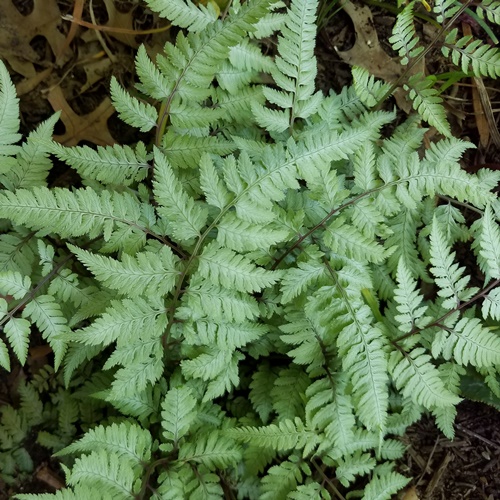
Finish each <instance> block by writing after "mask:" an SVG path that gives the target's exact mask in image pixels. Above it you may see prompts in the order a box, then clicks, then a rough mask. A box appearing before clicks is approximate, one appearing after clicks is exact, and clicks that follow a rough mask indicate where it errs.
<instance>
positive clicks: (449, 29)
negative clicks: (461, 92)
mask: <svg viewBox="0 0 500 500" xmlns="http://www.w3.org/2000/svg"><path fill="white" fill-rule="evenodd" d="M419 4H420V1H416V0H415V1H412V2H409V3H408V4H407V5H406V6H405V7H404V9H403V10H402V11H401V12H400V13H399V14H398V15H397V20H396V24H395V25H394V28H393V33H392V37H391V38H390V39H389V41H390V42H391V44H392V47H393V49H394V50H395V51H397V52H398V53H399V56H400V57H401V60H400V61H401V64H403V65H408V68H409V69H411V68H412V67H413V66H415V65H416V63H417V62H418V61H419V60H420V59H421V58H422V57H423V56H424V55H425V54H426V53H427V52H428V51H429V50H431V49H432V48H433V46H434V44H436V43H438V44H439V43H441V47H440V48H441V53H442V54H443V55H444V56H445V57H447V58H450V59H451V62H452V64H454V65H455V66H458V68H459V69H456V70H455V71H451V72H449V73H448V74H447V75H446V76H447V78H446V79H445V81H444V82H443V84H442V86H441V88H440V89H437V88H436V81H437V79H438V78H437V77H436V75H427V76H426V75H423V74H422V73H418V74H416V75H413V76H411V77H410V78H408V79H407V81H404V82H403V83H404V85H403V86H404V88H405V89H406V90H408V91H409V98H410V100H411V101H412V105H413V107H414V109H415V110H416V111H417V112H418V113H419V115H420V116H421V117H422V118H423V119H424V120H425V121H427V122H428V123H429V124H430V125H432V126H434V127H436V129H437V130H438V131H439V132H440V133H441V134H443V135H445V136H450V134H451V133H450V125H449V123H448V121H447V119H446V112H445V108H444V106H443V105H442V102H443V99H442V97H441V94H442V92H443V91H444V90H445V89H446V88H448V86H449V85H452V84H453V83H455V82H457V81H459V80H461V79H463V78H466V77H468V76H475V77H483V76H485V77H490V78H497V77H498V76H500V49H498V47H491V46H490V45H488V44H487V43H485V42H483V41H481V40H480V39H475V38H474V37H473V36H472V35H467V36H463V37H460V36H459V30H458V28H456V27H453V25H454V22H455V21H456V20H457V18H458V17H459V15H460V14H463V13H464V12H466V13H467V14H468V15H469V16H470V17H473V18H474V19H476V20H477V21H478V22H479V23H481V26H483V28H484V29H485V30H486V31H487V32H488V33H490V34H491V35H492V36H493V37H494V34H493V32H492V31H491V30H490V29H489V26H488V24H487V23H486V22H485V20H486V19H487V20H488V21H489V22H491V23H493V24H500V2H496V1H494V0H485V1H481V2H478V4H477V5H476V6H475V7H474V8H473V9H469V8H468V5H470V4H471V2H470V1H469V2H465V3H464V4H462V3H460V2H458V1H456V0H436V1H435V2H433V9H432V10H433V12H434V14H435V15H436V20H437V22H438V23H439V24H440V25H441V30H440V32H439V34H438V36H437V37H436V39H435V40H434V41H433V43H432V44H431V45H429V46H427V47H424V45H422V44H421V43H420V39H419V37H418V35H417V33H416V30H415V25H414V17H415V6H416V5H419ZM441 37H444V40H442V41H441V39H442V38H441ZM495 38H496V37H495ZM497 42H498V40H497ZM392 90H394V89H393V87H392V86H391V87H390V88H389V90H388V93H389V94H390V93H391V91H392ZM386 96H387V94H385V95H384V96H383V97H382V100H383V99H384V98H385V97H386Z"/></svg>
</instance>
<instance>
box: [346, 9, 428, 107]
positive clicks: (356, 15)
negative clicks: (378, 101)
mask: <svg viewBox="0 0 500 500" xmlns="http://www.w3.org/2000/svg"><path fill="white" fill-rule="evenodd" d="M343 9H344V11H345V12H346V14H347V15H348V16H349V17H350V18H351V20H352V23H353V24H354V30H355V31H356V41H355V43H354V45H353V47H352V48H351V49H349V50H344V51H339V50H337V54H338V55H339V57H340V58H341V59H342V60H343V61H345V62H346V63H348V64H350V65H351V66H360V67H361V68H365V69H366V70H368V72H369V73H370V74H371V75H374V76H375V77H377V78H381V79H382V80H384V81H386V82H390V83H394V82H396V80H397V79H398V78H399V77H400V76H401V74H402V69H404V67H403V66H401V64H400V63H399V61H396V60H394V59H393V58H392V57H390V56H389V55H388V54H387V53H386V52H385V51H384V49H383V48H382V46H381V45H380V42H379V39H378V35H377V31H376V29H375V25H374V22H373V16H372V13H371V10H370V8H369V7H367V6H366V5H356V4H354V3H352V2H349V1H348V2H346V3H345V4H344V5H343ZM423 64H424V62H423V60H422V61H421V62H420V64H418V65H417V67H415V68H412V71H411V74H415V73H419V72H423V70H424V66H423ZM409 76H410V75H409ZM394 97H395V99H396V102H397V104H398V106H399V107H400V108H401V109H402V110H404V111H405V112H406V113H409V112H410V110H411V103H409V102H408V101H407V100H406V92H404V90H403V89H402V88H398V89H396V91H395V92H394Z"/></svg>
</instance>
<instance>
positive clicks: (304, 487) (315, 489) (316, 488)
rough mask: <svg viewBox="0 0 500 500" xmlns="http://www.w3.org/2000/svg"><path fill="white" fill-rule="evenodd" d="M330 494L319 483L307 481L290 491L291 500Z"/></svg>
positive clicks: (317, 497)
mask: <svg viewBox="0 0 500 500" xmlns="http://www.w3.org/2000/svg"><path fill="white" fill-rule="evenodd" d="M326 495H328V492H327V491H326V489H325V488H324V487H323V486H321V484H319V483H307V484H301V485H300V486H297V489H296V490H295V491H292V492H290V493H288V495H287V498H290V499H291V500H312V499H314V500H316V499H318V500H319V499H320V498H323V497H325V496H326Z"/></svg>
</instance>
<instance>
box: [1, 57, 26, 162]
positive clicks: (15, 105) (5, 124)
mask: <svg viewBox="0 0 500 500" xmlns="http://www.w3.org/2000/svg"><path fill="white" fill-rule="evenodd" d="M19 125H20V120H19V99H18V98H17V94H16V88H15V87H14V84H13V83H12V80H11V78H10V75H9V72H8V71H7V67H6V66H5V64H4V62H3V61H0V146H1V150H2V154H3V155H14V154H16V153H17V151H18V149H19V147H18V146H14V144H15V143H16V142H18V141H19V140H20V139H21V134H19ZM2 161H3V160H2Z"/></svg>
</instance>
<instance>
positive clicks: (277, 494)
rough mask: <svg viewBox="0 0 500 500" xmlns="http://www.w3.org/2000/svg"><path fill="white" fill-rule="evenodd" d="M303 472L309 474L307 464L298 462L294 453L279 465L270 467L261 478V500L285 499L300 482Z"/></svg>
mask: <svg viewBox="0 0 500 500" xmlns="http://www.w3.org/2000/svg"><path fill="white" fill-rule="evenodd" d="M304 473H305V474H306V475H310V474H309V473H310V469H309V467H308V466H307V464H305V463H303V462H300V461H299V458H298V457H297V456H296V455H292V456H290V457H289V459H288V460H285V461H283V462H281V463H280V464H279V465H274V466H273V467H270V468H269V470H268V471H267V475H266V476H265V477H264V478H262V494H261V495H260V497H259V498H260V499H262V500H286V498H288V494H289V493H290V492H291V491H293V490H294V489H295V488H296V487H297V484H298V483H300V482H302V478H303V475H304Z"/></svg>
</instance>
